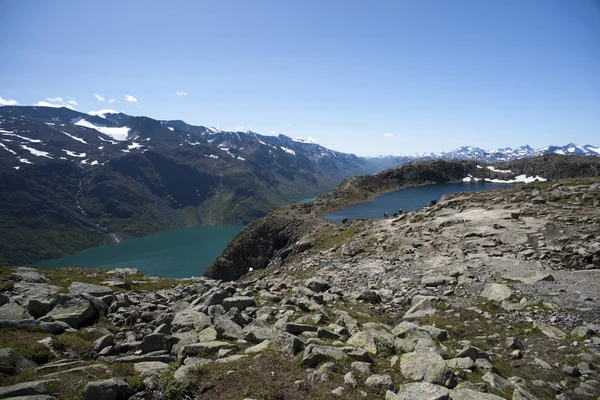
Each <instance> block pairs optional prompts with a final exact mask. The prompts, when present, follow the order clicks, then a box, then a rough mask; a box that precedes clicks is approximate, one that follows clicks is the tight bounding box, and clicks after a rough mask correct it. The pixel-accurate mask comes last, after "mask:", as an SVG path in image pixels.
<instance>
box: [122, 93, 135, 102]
mask: <svg viewBox="0 0 600 400" xmlns="http://www.w3.org/2000/svg"><path fill="white" fill-rule="evenodd" d="M125 101H129V102H131V103H137V99H136V98H135V97H133V96H132V95H130V94H126V95H125Z"/></svg>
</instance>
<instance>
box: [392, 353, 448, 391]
mask: <svg viewBox="0 0 600 400" xmlns="http://www.w3.org/2000/svg"><path fill="white" fill-rule="evenodd" d="M400 372H401V373H402V375H403V376H404V377H406V378H408V379H411V380H413V381H425V382H429V383H435V384H438V385H447V384H448V383H449V381H450V380H451V378H452V377H453V373H452V370H451V369H450V368H449V367H448V365H447V364H446V361H444V359H443V358H442V357H441V356H440V355H439V354H437V353H435V352H433V351H415V352H413V353H408V354H403V355H402V357H400Z"/></svg>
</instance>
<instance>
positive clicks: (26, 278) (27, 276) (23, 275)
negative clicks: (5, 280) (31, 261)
mask: <svg viewBox="0 0 600 400" xmlns="http://www.w3.org/2000/svg"><path fill="white" fill-rule="evenodd" d="M14 275H16V276H18V277H19V278H20V280H21V281H23V282H28V283H48V282H49V281H50V278H48V277H47V276H46V275H44V274H42V273H40V272H39V271H38V270H36V269H35V268H28V267H19V268H17V270H16V271H15V273H14Z"/></svg>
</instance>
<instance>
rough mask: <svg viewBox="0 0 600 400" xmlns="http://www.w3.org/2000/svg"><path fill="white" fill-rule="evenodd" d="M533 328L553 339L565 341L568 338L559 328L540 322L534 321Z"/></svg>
mask: <svg viewBox="0 0 600 400" xmlns="http://www.w3.org/2000/svg"><path fill="white" fill-rule="evenodd" d="M533 326H535V327H536V328H538V329H539V330H540V331H541V332H542V333H543V334H544V335H546V336H548V337H549V338H551V339H564V338H566V337H567V334H566V333H565V332H563V331H561V330H560V329H558V328H557V327H555V326H552V325H548V324H546V323H543V322H540V321H534V323H533Z"/></svg>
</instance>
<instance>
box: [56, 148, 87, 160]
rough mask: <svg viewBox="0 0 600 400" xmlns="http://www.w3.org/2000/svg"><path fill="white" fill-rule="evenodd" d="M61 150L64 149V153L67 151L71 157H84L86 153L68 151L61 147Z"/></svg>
mask: <svg viewBox="0 0 600 400" xmlns="http://www.w3.org/2000/svg"><path fill="white" fill-rule="evenodd" d="M62 151H64V152H65V153H67V155H69V156H71V157H81V158H83V157H85V156H86V154H85V153H75V152H74V151H70V150H65V149H62Z"/></svg>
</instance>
